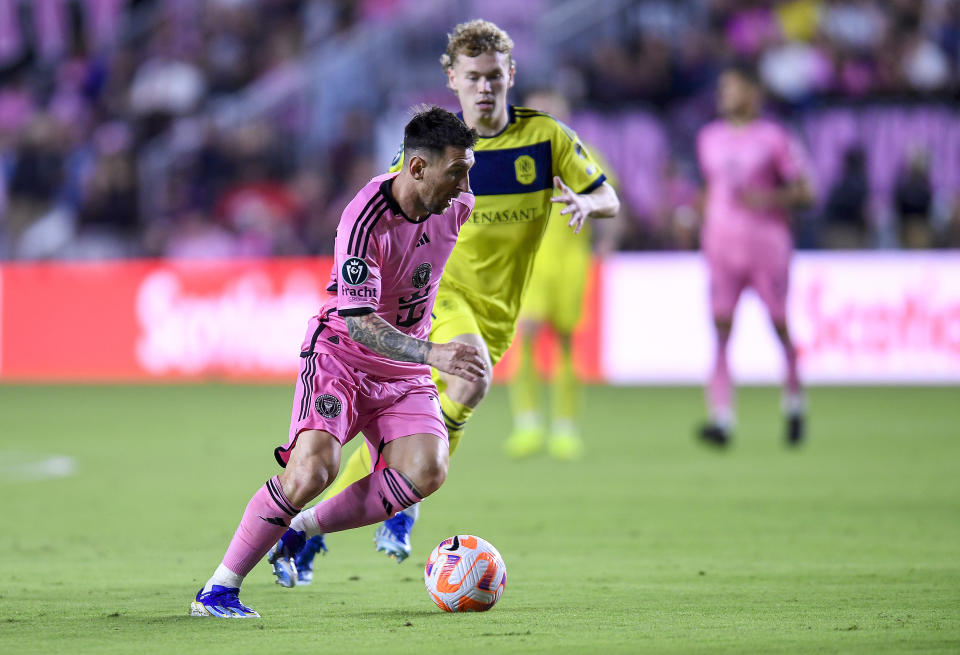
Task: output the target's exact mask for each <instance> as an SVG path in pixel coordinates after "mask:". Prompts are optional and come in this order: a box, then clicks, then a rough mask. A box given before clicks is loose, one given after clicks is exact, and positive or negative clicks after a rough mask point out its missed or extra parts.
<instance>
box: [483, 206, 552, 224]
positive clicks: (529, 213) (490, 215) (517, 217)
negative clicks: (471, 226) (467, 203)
mask: <svg viewBox="0 0 960 655" xmlns="http://www.w3.org/2000/svg"><path fill="white" fill-rule="evenodd" d="M540 217H541V216H540V212H539V211H538V208H537V207H524V208H520V209H511V210H508V211H481V212H478V211H477V210H476V209H475V210H474V211H473V213H472V214H470V222H471V223H480V224H493V223H532V222H534V221H537V220H539V219H540Z"/></svg>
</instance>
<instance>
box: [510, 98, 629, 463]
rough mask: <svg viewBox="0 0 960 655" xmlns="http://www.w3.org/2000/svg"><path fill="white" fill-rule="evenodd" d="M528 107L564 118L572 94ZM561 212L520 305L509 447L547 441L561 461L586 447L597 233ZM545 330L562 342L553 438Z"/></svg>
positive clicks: (556, 211) (523, 450)
mask: <svg viewBox="0 0 960 655" xmlns="http://www.w3.org/2000/svg"><path fill="white" fill-rule="evenodd" d="M524 104H525V105H526V106H527V107H530V108H532V109H537V110H540V111H543V112H546V113H547V114H550V115H551V116H553V117H555V118H557V119H559V120H561V121H564V122H566V121H567V120H568V117H569V114H570V108H569V105H568V103H567V101H566V99H565V98H564V97H563V96H562V95H560V94H559V93H557V92H556V91H552V90H548V89H544V90H537V91H532V92H530V93H528V94H527V97H526V98H525V101H524ZM589 152H590V155H591V156H592V158H593V159H594V161H596V162H597V163H598V164H599V165H600V166H601V168H602V169H603V171H604V172H605V173H606V174H607V182H608V183H610V184H611V186H614V187H616V182H615V180H614V179H613V177H612V172H611V170H612V169H611V168H610V167H609V166H608V165H607V164H606V163H605V162H604V161H603V160H602V158H600V157H599V156H598V153H597V151H596V150H595V149H593V148H591V149H590V150H589ZM561 209H562V205H559V204H557V205H554V206H553V211H552V212H551V215H550V219H549V220H548V221H547V229H546V232H545V233H544V235H543V241H542V242H541V243H540V250H539V251H538V252H537V258H536V261H535V263H534V265H533V273H532V275H531V277H530V283H529V286H528V287H527V293H526V295H525V296H524V299H523V306H522V308H521V310H520V325H519V329H518V330H517V336H518V338H519V343H518V344H517V345H518V346H519V350H520V352H519V360H520V361H519V364H518V366H517V371H516V374H515V377H514V379H513V383H512V384H511V387H510V395H511V402H512V404H513V413H514V429H513V433H512V434H511V435H510V437H509V439H507V442H506V443H505V444H504V445H505V449H506V452H507V454H508V455H510V456H511V457H526V456H528V455H533V454H535V453H537V452H540V450H542V449H543V447H544V445H546V446H547V451H548V452H549V453H550V454H551V455H553V456H554V457H556V458H558V459H570V460H572V459H577V458H578V457H580V455H581V454H582V452H583V441H582V439H581V437H580V430H579V426H578V417H579V414H580V382H579V380H578V379H577V374H576V371H575V370H574V364H573V351H572V337H573V331H574V330H575V329H576V327H577V325H578V324H579V323H580V315H581V313H582V311H581V310H582V307H583V293H584V289H585V285H586V280H587V274H588V271H589V268H590V253H591V240H592V235H591V232H592V230H591V228H590V224H589V223H587V224H585V225H584V228H583V230H581V231H580V233H579V234H574V232H573V231H572V230H571V229H570V228H569V227H567V225H566V222H565V221H564V220H563V216H561V215H560V210H561ZM608 232H610V231H609V230H608ZM604 236H605V237H606V236H609V235H604ZM605 249H611V248H610V246H609V245H607V246H605ZM546 327H549V328H550V329H551V330H552V331H553V333H554V335H555V336H556V338H557V342H558V345H559V353H558V355H559V357H558V358H557V360H556V363H555V365H554V371H553V378H552V380H551V394H550V396H551V398H550V400H551V408H550V409H551V411H550V424H549V439H548V438H547V437H548V431H547V425H546V421H545V412H544V411H543V410H542V409H541V379H540V375H539V372H538V370H537V366H536V363H535V356H534V351H535V345H536V341H537V336H538V335H539V334H541V332H542V331H543V329H544V328H546Z"/></svg>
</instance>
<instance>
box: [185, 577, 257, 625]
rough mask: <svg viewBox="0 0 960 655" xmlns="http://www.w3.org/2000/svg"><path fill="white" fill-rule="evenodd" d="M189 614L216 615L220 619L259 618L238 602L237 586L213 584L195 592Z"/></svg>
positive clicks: (238, 590)
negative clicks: (195, 596) (206, 590)
mask: <svg viewBox="0 0 960 655" xmlns="http://www.w3.org/2000/svg"><path fill="white" fill-rule="evenodd" d="M190 616H216V617H218V618H221V619H259V618H260V615H259V614H257V612H256V610H252V609H250V608H249V607H247V606H246V605H244V604H243V603H241V602H240V588H239V587H223V586H221V585H218V584H215V585H213V586H212V587H211V588H210V591H208V592H206V593H204V591H203V589H201V590H200V591H198V592H197V598H196V600H193V601H191V602H190Z"/></svg>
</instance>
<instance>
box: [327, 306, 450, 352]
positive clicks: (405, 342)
mask: <svg viewBox="0 0 960 655" xmlns="http://www.w3.org/2000/svg"><path fill="white" fill-rule="evenodd" d="M346 321H347V330H348V332H349V334H350V338H351V339H353V340H354V341H356V342H357V343H362V344H363V345H365V346H366V347H367V348H369V349H370V350H372V351H373V352H375V353H378V354H380V355H383V356H384V357H389V358H390V359H396V360H398V361H401V362H414V363H417V364H426V363H427V356H428V355H429V354H430V351H431V350H432V349H433V344H432V343H430V342H429V341H424V340H423V339H417V338H415V337H411V336H407V335H406V334H404V333H403V332H401V331H400V330H398V329H397V328H395V327H393V326H392V325H390V324H389V323H387V322H386V321H385V320H383V319H382V318H380V317H379V316H377V315H376V314H374V313H373V312H370V313H369V314H363V315H361V316H347V317H346Z"/></svg>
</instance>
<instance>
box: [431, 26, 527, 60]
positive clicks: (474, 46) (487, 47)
mask: <svg viewBox="0 0 960 655" xmlns="http://www.w3.org/2000/svg"><path fill="white" fill-rule="evenodd" d="M512 51H513V39H511V38H510V35H509V34H507V33H506V32H505V31H503V30H502V29H500V28H499V27H497V26H496V25H494V24H493V23H491V22H490V21H488V20H482V19H480V18H476V19H474V20H471V21H467V22H466V23H460V24H459V25H457V26H456V27H454V28H453V32H451V33H450V34H447V51H446V52H444V53H443V55H441V56H440V64H441V65H442V66H443V70H449V69H450V67H451V66H453V63H454V61H456V59H457V55H461V54H462V55H466V56H467V57H476V56H478V55H482V54H483V53H484V52H500V53H503V54H505V55H507V61H508V62H509V63H510V65H511V66H512V65H513V58H512V57H511V56H510V53H511V52H512Z"/></svg>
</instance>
